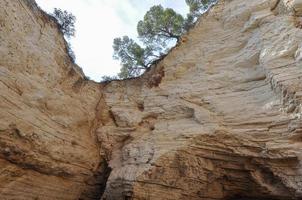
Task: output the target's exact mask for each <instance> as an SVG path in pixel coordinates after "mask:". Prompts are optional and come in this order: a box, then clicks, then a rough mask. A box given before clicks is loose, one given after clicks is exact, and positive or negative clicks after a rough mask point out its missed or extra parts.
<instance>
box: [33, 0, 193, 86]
mask: <svg viewBox="0 0 302 200" xmlns="http://www.w3.org/2000/svg"><path fill="white" fill-rule="evenodd" d="M36 1H37V3H38V5H39V6H41V8H42V9H44V10H45V11H47V12H52V11H53V9H54V8H55V7H56V8H61V9H64V10H68V11H70V12H72V13H73V14H74V15H75V16H76V18H77V22H76V37H75V38H73V39H72V40H71V44H72V47H73V49H74V51H75V54H76V57H77V59H76V62H77V63H78V64H79V65H80V66H81V67H82V68H83V70H84V72H85V74H86V75H87V76H89V77H90V78H92V79H93V80H96V81H99V80H100V79H101V77H102V76H103V75H116V74H117V73H118V72H119V69H120V65H119V61H116V60H113V59H112V54H113V50H112V42H113V39H114V38H116V37H120V36H123V35H128V36H130V37H132V38H135V37H136V24H137V22H138V21H139V20H140V19H142V18H143V15H144V14H145V13H146V11H147V10H148V9H149V8H150V7H151V6H152V5H157V4H162V5H163V6H164V7H172V6H173V8H175V9H176V10H177V11H178V12H180V13H182V14H185V13H186V12H187V7H186V5H185V0H178V1H177V3H176V2H175V1H174V0H146V1H141V0H64V1H62V0H36Z"/></svg>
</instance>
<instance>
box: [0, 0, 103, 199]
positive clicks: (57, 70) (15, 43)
mask: <svg viewBox="0 0 302 200" xmlns="http://www.w3.org/2000/svg"><path fill="white" fill-rule="evenodd" d="M0 41H1V42H0V199H3V200H6V199H35V200H37V199H41V200H42V199H52V200H53V199H79V198H80V197H81V198H83V199H98V198H100V197H99V196H94V194H96V193H95V192H93V191H94V190H96V191H99V190H100V188H99V186H98V185H97V184H95V183H96V182H97V180H100V179H101V176H102V174H101V173H100V172H103V170H104V169H105V167H106V162H105V161H104V159H103V158H101V156H100V154H99V145H98V143H97V140H96V137H95V134H94V129H95V128H96V126H97V124H98V123H99V122H98V117H97V116H96V113H97V111H96V107H97V104H98V102H99V99H100V96H101V93H100V88H99V85H97V84H95V83H92V82H88V81H85V80H84V78H83V75H82V73H81V72H80V70H78V69H77V68H76V66H74V65H73V64H72V63H71V62H70V59H69V57H68V56H67V54H66V48H65V41H64V39H63V37H62V34H61V33H60V32H59V31H58V28H57V25H56V24H55V23H54V21H53V20H51V19H50V18H49V17H48V16H46V15H45V14H44V13H42V12H41V11H40V10H39V9H38V8H37V6H36V4H35V3H34V1H25V0H21V1H18V0H1V1H0ZM95 177H98V178H99V179H98V178H95ZM99 194H100V193H99Z"/></svg>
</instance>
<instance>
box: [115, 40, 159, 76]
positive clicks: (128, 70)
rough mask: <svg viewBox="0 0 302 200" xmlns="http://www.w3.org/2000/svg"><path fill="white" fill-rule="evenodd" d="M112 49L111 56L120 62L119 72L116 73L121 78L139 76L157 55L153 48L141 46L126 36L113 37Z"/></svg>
mask: <svg viewBox="0 0 302 200" xmlns="http://www.w3.org/2000/svg"><path fill="white" fill-rule="evenodd" d="M113 50H114V54H113V58H115V59H119V60H120V61H121V64H122V68H121V72H120V73H119V74H118V76H119V78H121V79H125V78H130V77H134V76H139V75H140V74H141V73H142V71H144V70H146V69H147V68H148V67H149V66H150V64H151V63H152V62H153V61H154V59H155V58H156V57H157V56H156V55H155V54H154V48H152V47H151V46H148V47H146V48H142V47H141V46H140V45H139V44H137V43H136V42H135V41H134V40H133V39H131V38H129V37H128V36H124V37H122V38H115V39H114V41H113Z"/></svg>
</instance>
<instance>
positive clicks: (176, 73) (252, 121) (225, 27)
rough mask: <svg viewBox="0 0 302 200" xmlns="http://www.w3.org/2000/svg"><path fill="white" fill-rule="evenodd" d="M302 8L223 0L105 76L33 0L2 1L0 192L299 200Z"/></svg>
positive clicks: (274, 0) (110, 198)
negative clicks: (158, 56)
mask: <svg viewBox="0 0 302 200" xmlns="http://www.w3.org/2000/svg"><path fill="white" fill-rule="evenodd" d="M301 6H302V5H301V2H300V1H297V0H289V1H288V0H253V1H247V0H221V1H219V3H218V4H217V5H215V6H214V7H213V8H212V9H211V10H210V11H209V12H207V13H206V14H204V15H203V17H201V19H200V20H199V21H198V23H197V24H196V26H195V27H194V28H193V29H192V30H190V31H189V33H187V34H186V35H184V36H183V37H182V41H181V42H180V43H179V44H178V45H177V46H176V47H175V48H174V49H173V50H172V51H171V52H170V53H169V54H168V55H167V56H166V57H165V58H164V59H163V60H161V61H159V62H158V63H157V64H156V65H155V66H153V67H152V68H151V69H150V70H149V71H148V72H146V73H145V74H144V75H143V76H142V77H140V78H137V79H132V80H124V81H113V82H110V83H106V84H104V83H103V84H98V83H94V82H92V81H88V80H86V79H85V77H84V75H83V74H82V72H81V71H80V69H79V68H78V67H77V66H76V65H74V64H73V63H72V62H71V61H70V58H69V57H68V55H67V54H66V43H65V41H64V39H63V37H62V34H61V33H60V31H59V29H58V27H57V25H56V23H55V22H54V21H53V20H52V19H51V18H50V17H49V16H47V15H45V14H44V13H42V12H41V11H40V10H39V9H38V8H37V6H36V5H35V3H34V2H33V1H30V0H2V1H1V2H0V20H1V21H0V39H1V46H0V52H1V57H0V89H1V90H0V98H1V100H0V107H1V110H0V166H1V167H0V172H1V173H0V180H1V181H0V199H18V200H19V199H64V200H65V199H66V200H67V199H100V198H101V199H103V200H115V199H124V200H128V199H137V200H143V199H146V200H147V199H148V200H175V199H179V200H182V199H190V200H213V199H221V200H239V199H251V200H258V199H259V200H260V199H276V200H290V199H295V200H297V199H301V198H302V167H301V159H302V119H301V117H302V113H301V112H302V104H301V102H302V81H301V79H302V67H301V66H302V59H301V58H302V57H301V52H302V45H301V44H302V30H301V27H302V25H301V24H302V18H301V17H302V15H301V13H300V11H301V10H302V7H301ZM108 176H109V177H108Z"/></svg>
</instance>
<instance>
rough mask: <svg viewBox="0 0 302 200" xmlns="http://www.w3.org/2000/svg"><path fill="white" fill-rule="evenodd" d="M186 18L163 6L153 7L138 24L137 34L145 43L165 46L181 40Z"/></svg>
mask: <svg viewBox="0 0 302 200" xmlns="http://www.w3.org/2000/svg"><path fill="white" fill-rule="evenodd" d="M183 24H184V18H183V17H182V16H181V15H180V14H178V13H176V12H175V11H174V10H173V9H171V8H166V9H164V8H163V7H162V6H161V5H157V6H153V7H151V8H150V10H149V11H148V12H147V13H146V14H145V16H144V19H143V20H141V21H139V22H138V24H137V32H138V35H139V37H140V38H141V40H142V41H143V42H145V43H147V44H148V43H154V42H155V43H156V44H161V45H163V46H165V45H166V42H167V41H169V40H171V39H175V40H177V41H178V40H179V38H180V36H181V35H182V33H183V31H184V30H183V28H184V27H183Z"/></svg>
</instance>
